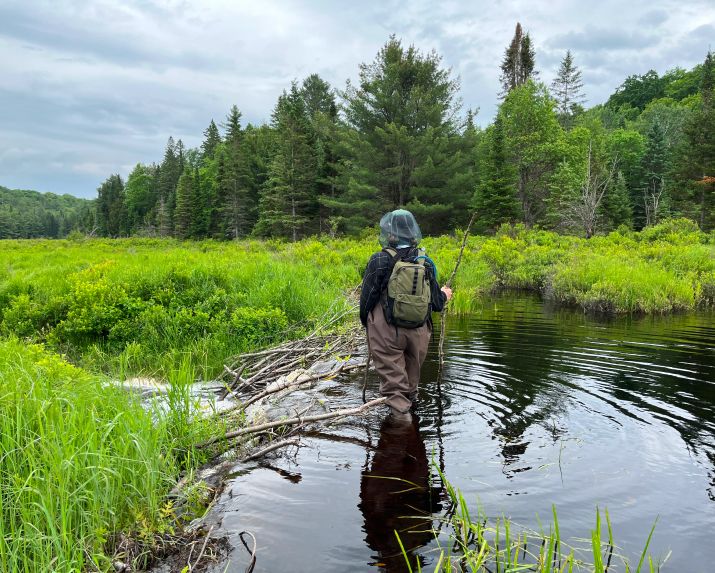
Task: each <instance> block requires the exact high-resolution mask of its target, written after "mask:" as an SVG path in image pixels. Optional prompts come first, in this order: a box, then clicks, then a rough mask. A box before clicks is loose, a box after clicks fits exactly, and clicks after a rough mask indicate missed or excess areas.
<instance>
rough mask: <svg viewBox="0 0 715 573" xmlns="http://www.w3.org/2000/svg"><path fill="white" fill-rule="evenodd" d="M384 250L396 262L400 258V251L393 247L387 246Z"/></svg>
mask: <svg viewBox="0 0 715 573" xmlns="http://www.w3.org/2000/svg"><path fill="white" fill-rule="evenodd" d="M382 250H383V251H384V252H386V253H387V254H388V255H390V256H391V257H392V259H393V262H396V261H397V259H399V258H400V253H398V252H397V250H396V249H393V248H392V247H385V248H384V249H382Z"/></svg>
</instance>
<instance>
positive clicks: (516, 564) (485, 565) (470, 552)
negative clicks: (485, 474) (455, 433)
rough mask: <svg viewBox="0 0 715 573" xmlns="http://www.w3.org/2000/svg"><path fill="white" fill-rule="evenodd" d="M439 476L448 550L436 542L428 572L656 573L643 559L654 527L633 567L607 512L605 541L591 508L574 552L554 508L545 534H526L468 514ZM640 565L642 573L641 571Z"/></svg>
mask: <svg viewBox="0 0 715 573" xmlns="http://www.w3.org/2000/svg"><path fill="white" fill-rule="evenodd" d="M438 471H439V470H438ZM439 473H440V477H441V479H442V481H443V483H444V484H445V486H446V490H447V495H448V498H449V501H450V508H451V510H450V511H448V512H447V515H446V517H444V518H443V522H444V523H443V525H445V524H446V525H447V527H448V533H447V536H448V542H447V547H444V546H443V545H444V544H443V543H440V542H441V540H440V538H439V537H438V539H437V540H438V543H440V549H439V554H438V557H437V561H436V563H435V566H434V568H433V571H434V572H435V573H452V572H455V571H460V572H461V571H471V572H472V573H517V572H520V571H531V572H535V573H573V572H579V571H584V572H586V571H587V572H589V573H607V572H608V571H618V570H620V571H624V572H625V573H641V572H643V573H645V571H648V572H649V573H655V572H656V571H659V570H660V565H659V564H658V563H654V562H653V559H652V557H651V556H650V555H649V554H648V547H649V546H650V542H651V538H652V536H653V532H654V531H655V526H656V524H653V527H652V528H651V530H650V534H649V535H648V538H647V539H646V540H645V544H644V547H643V550H642V552H641V554H640V557H639V560H638V564H637V565H636V566H635V568H634V567H633V566H632V565H631V563H630V562H629V561H628V560H627V559H625V558H623V557H621V556H619V555H618V554H617V552H616V550H617V547H616V544H615V540H614V538H613V528H612V526H611V520H610V517H609V515H608V510H605V512H604V515H605V525H606V530H605V534H606V536H605V537H604V527H603V525H604V524H603V520H602V518H601V512H600V510H598V509H596V524H595V527H594V529H592V530H591V534H590V537H589V538H588V539H581V540H575V542H573V545H575V544H579V545H580V547H578V548H576V547H574V546H573V545H572V544H569V543H567V542H566V539H565V538H564V537H563V536H562V534H561V530H560V528H559V520H558V515H557V512H556V507H553V509H552V511H553V522H552V523H551V525H550V526H549V527H548V530H544V529H543V527H542V531H540V532H528V531H525V530H523V529H522V528H519V527H517V526H516V525H514V524H513V523H511V522H510V520H509V519H507V518H501V519H496V520H493V521H490V520H489V519H488V518H487V516H486V515H485V514H484V512H483V511H481V510H479V511H477V512H476V513H475V512H472V511H470V509H469V507H468V504H467V502H466V500H465V499H464V496H463V495H462V493H461V492H460V491H459V490H457V489H455V488H454V487H453V486H452V484H450V483H449V481H448V480H447V479H446V478H445V476H444V475H443V474H442V473H441V472H439ZM395 534H396V535H397V538H398V542H399V544H400V547H401V548H402V553H403V556H404V558H405V562H406V565H407V568H408V570H409V571H410V573H412V572H413V571H422V565H421V562H420V560H419V559H415V558H414V557H413V556H410V555H409V554H408V553H407V551H406V550H405V548H404V546H403V544H402V541H401V540H400V537H399V535H398V534H397V532H395ZM616 561H620V562H621V567H618V565H617V563H616ZM644 565H645V566H646V567H647V569H644Z"/></svg>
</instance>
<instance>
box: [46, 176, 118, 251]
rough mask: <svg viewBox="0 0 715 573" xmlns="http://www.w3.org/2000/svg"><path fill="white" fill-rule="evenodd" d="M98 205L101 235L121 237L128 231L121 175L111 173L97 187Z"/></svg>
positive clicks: (98, 226) (97, 217)
mask: <svg viewBox="0 0 715 573" xmlns="http://www.w3.org/2000/svg"><path fill="white" fill-rule="evenodd" d="M96 207H97V211H96V213H97V214H96V220H97V228H98V232H99V234H100V236H102V237H119V236H120V235H121V234H123V233H125V232H126V212H125V208H124V183H123V182H122V178H121V177H120V176H119V175H111V176H110V177H109V178H107V180H106V181H105V182H104V183H102V185H100V187H99V188H98V189H97V203H96ZM35 236H37V235H35Z"/></svg>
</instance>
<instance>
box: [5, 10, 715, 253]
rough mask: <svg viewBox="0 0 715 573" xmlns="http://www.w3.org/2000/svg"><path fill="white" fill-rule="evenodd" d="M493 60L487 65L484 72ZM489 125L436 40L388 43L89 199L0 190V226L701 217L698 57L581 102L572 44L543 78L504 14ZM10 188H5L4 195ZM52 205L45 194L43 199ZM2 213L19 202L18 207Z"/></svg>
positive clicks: (705, 127)
mask: <svg viewBox="0 0 715 573" xmlns="http://www.w3.org/2000/svg"><path fill="white" fill-rule="evenodd" d="M496 71H497V70H495V72H496ZM500 73H501V75H500V80H501V84H502V92H501V94H500V101H501V102H500V104H499V107H498V111H497V113H496V116H495V118H494V120H493V122H492V123H491V124H489V125H488V126H487V127H486V128H480V127H479V126H477V125H476V123H475V117H476V115H477V113H478V111H479V110H478V109H471V108H469V109H466V110H465V109H464V107H463V105H462V102H461V99H460V84H459V80H458V79H457V78H455V77H454V74H453V73H452V71H451V70H450V69H448V68H446V67H445V66H444V65H443V62H442V59H441V57H440V56H439V55H438V54H437V53H435V52H429V53H423V52H421V51H420V50H419V49H417V48H415V47H414V46H409V47H407V46H405V45H403V43H402V42H401V40H399V39H398V38H396V37H391V38H390V39H389V40H388V41H387V43H386V44H385V45H384V46H383V47H382V48H381V49H380V51H379V52H378V54H377V56H376V57H375V60H374V61H373V62H371V63H363V64H361V65H360V71H359V81H358V82H357V83H356V84H352V83H351V82H349V81H348V82H347V85H346V86H345V87H344V89H336V88H334V87H333V86H330V85H329V84H328V83H327V82H326V81H325V80H323V79H322V78H321V77H320V76H318V75H316V74H313V75H309V76H308V77H306V78H305V79H303V80H302V82H298V81H294V82H293V83H292V84H291V86H290V87H289V88H288V89H286V90H285V91H284V92H283V94H282V95H281V96H280V97H279V98H278V101H277V102H276V104H275V107H274V108H273V111H272V115H271V118H272V119H271V122H270V124H263V125H252V124H250V123H249V124H247V125H245V126H244V125H243V124H242V116H241V112H240V110H239V108H238V107H237V106H235V105H234V106H233V107H232V108H231V109H230V110H229V112H228V115H227V116H226V117H225V119H224V120H223V121H219V123H218V124H217V123H216V121H214V120H213V119H211V120H210V122H209V124H208V127H207V128H206V129H205V131H204V133H203V142H202V143H201V146H200V147H199V148H187V147H186V146H185V145H184V143H183V142H182V140H181V139H178V140H175V139H174V138H173V137H169V139H168V142H167V145H166V149H165V150H164V156H163V159H162V160H161V161H160V162H158V163H152V164H150V165H147V164H142V163H138V164H137V165H136V166H135V167H134V169H133V170H132V171H131V173H130V174H129V176H128V177H127V178H126V180H125V179H124V178H122V177H121V176H120V175H119V174H112V175H110V176H109V177H108V178H107V179H106V180H105V181H104V182H103V183H102V184H101V186H100V187H99V188H98V190H97V191H98V196H97V199H96V200H95V201H94V202H93V203H91V204H90V203H86V202H85V206H83V207H81V208H80V207H79V205H80V204H81V203H79V200H78V201H75V202H72V200H71V199H68V198H57V197H55V196H53V195H45V196H38V198H35V199H34V200H33V201H39V203H37V204H36V203H32V206H30V205H29V204H26V202H27V201H28V200H31V199H29V196H28V195H27V192H21V193H18V194H16V195H9V194H8V191H7V190H4V189H0V222H2V224H1V225H0V228H1V229H2V231H0V233H2V235H0V237H2V238H16V237H63V236H66V235H67V234H68V233H69V232H70V231H71V230H73V229H75V230H78V231H80V232H82V233H84V234H91V235H95V236H102V237H128V236H147V237H154V236H160V237H169V236H170V237H176V238H179V239H202V238H215V239H237V238H244V237H258V238H268V237H275V238H285V239H290V240H294V241H295V240H298V239H301V238H304V237H307V236H314V235H330V236H339V235H355V234H358V233H359V232H360V231H361V230H362V229H364V228H366V227H368V226H371V225H374V224H375V222H376V221H377V220H378V218H379V216H380V215H381V214H382V213H384V212H385V211H388V210H390V209H393V208H396V207H398V206H404V207H406V208H407V209H410V210H411V211H413V212H414V213H415V215H416V216H417V218H418V220H419V221H420V223H421V224H422V225H423V227H424V231H425V232H426V233H429V234H440V233H444V232H450V231H452V230H454V229H455V228H456V227H459V226H463V225H464V224H465V223H466V221H467V219H468V218H469V213H470V212H471V211H476V212H477V214H478V217H477V223H476V230H477V231H478V232H481V233H493V232H495V231H496V230H497V229H498V228H499V227H500V226H501V225H502V224H505V223H507V224H510V223H511V224H513V223H524V224H526V225H527V227H532V226H538V227H539V228H544V229H549V230H555V231H558V232H561V233H568V234H576V235H581V236H585V237H590V236H592V235H593V234H596V233H604V232H608V231H611V230H614V229H617V228H618V227H619V226H621V225H624V226H625V227H626V228H629V229H633V230H640V229H642V228H644V227H646V226H649V225H653V224H656V223H658V222H659V221H662V220H663V219H665V218H668V217H673V216H675V217H687V218H690V219H692V220H694V221H696V222H697V223H698V225H699V226H700V228H701V229H703V230H706V231H707V230H710V229H712V228H713V226H714V225H715V210H714V209H715V200H714V198H713V197H714V193H713V192H714V190H715V175H714V174H715V135H714V134H715V112H714V111H713V86H714V82H715V80H714V79H713V78H714V76H713V57H712V54H711V53H710V52H708V53H707V55H706V57H705V58H704V61H703V63H702V64H701V65H698V66H696V67H695V68H693V69H692V70H684V69H681V68H677V67H676V68H673V69H671V70H669V71H667V72H665V73H664V74H663V75H662V76H661V75H659V74H658V73H657V72H655V71H653V70H650V71H648V72H646V73H644V74H642V75H638V74H634V75H632V76H629V77H628V78H626V79H625V81H624V82H623V83H622V84H621V85H620V86H619V87H618V88H617V90H616V91H615V93H613V94H612V95H611V96H610V97H609V99H608V100H607V101H606V102H605V103H603V104H598V105H594V106H593V107H590V108H589V109H585V108H584V106H583V102H584V101H585V96H586V94H585V92H584V84H583V80H582V70H581V69H580V68H579V67H578V65H577V62H576V61H575V60H574V57H573V55H572V53H571V52H570V51H567V52H566V54H564V56H563V60H562V61H561V65H560V68H559V70H558V74H557V76H556V77H555V78H554V79H553V81H551V82H550V83H549V84H548V85H547V83H545V82H544V81H541V80H542V78H541V74H540V72H539V70H538V66H537V58H536V54H535V50H534V47H533V41H532V39H531V37H530V35H529V34H528V33H525V32H524V31H523V30H522V27H521V25H519V24H517V26H516V30H515V33H514V37H513V39H512V41H511V43H510V44H509V45H508V46H507V47H506V48H505V50H504V58H503V61H502V62H501V66H500ZM13 193H17V192H13ZM58 202H59V204H58ZM14 213H21V214H22V216H21V217H20V218H18V217H17V216H15V215H14Z"/></svg>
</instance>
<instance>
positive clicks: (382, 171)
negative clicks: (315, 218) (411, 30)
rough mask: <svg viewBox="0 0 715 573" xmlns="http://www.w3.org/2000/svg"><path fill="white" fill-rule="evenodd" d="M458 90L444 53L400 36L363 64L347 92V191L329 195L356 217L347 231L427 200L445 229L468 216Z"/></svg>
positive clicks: (423, 207) (341, 211)
mask: <svg viewBox="0 0 715 573" xmlns="http://www.w3.org/2000/svg"><path fill="white" fill-rule="evenodd" d="M457 90H458V82H457V81H456V80H453V79H452V78H451V74H450V70H449V69H444V68H442V66H441V58H440V57H439V56H438V55H437V54H436V53H434V52H432V53H429V54H426V55H423V54H422V53H420V51H419V50H417V49H416V48H415V47H414V46H410V47H408V48H405V47H404V46H403V45H402V43H401V42H400V41H399V40H397V39H396V38H395V37H394V36H393V37H391V38H390V40H389V41H388V42H387V44H385V46H384V47H383V48H382V49H381V50H380V52H379V53H378V55H377V57H376V58H375V61H374V62H373V63H371V64H362V65H361V66H360V83H359V86H353V85H351V84H348V87H347V90H346V91H345V93H344V94H343V96H344V98H345V100H346V107H345V118H346V121H347V126H348V128H349V129H344V130H342V131H341V134H342V136H343V137H342V138H341V142H340V148H341V149H342V150H343V153H344V159H343V161H341V162H340V169H339V171H340V172H339V173H338V176H337V180H338V181H339V182H340V184H341V193H339V194H338V195H337V196H336V198H335V199H334V200H331V201H329V204H330V206H331V207H332V208H333V209H334V212H335V214H336V216H337V217H343V221H349V225H348V224H346V225H345V226H344V228H343V230H346V231H348V232H352V231H355V230H358V229H361V228H364V227H365V226H367V225H370V224H373V223H374V221H376V220H378V219H379V217H380V215H382V214H383V213H384V211H385V210H386V209H394V208H396V207H398V206H407V205H411V207H415V208H417V206H418V205H419V209H420V212H421V213H422V214H423V216H428V217H433V218H434V220H435V222H440V223H441V224H440V225H439V226H440V227H441V230H446V229H447V228H449V227H450V226H451V225H452V224H453V223H454V222H455V218H458V220H462V219H463V218H464V214H465V213H464V210H463V209H460V208H459V207H458V205H466V204H467V203H468V201H469V196H470V195H471V193H472V190H471V189H455V184H454V180H453V178H454V176H455V175H456V173H455V172H454V170H453V169H454V167H455V165H456V164H457V163H458V161H457V159H459V158H458V157H457V154H458V153H459V146H460V145H461V141H460V140H461V138H460V136H459V132H458V126H457V124H456V121H455V117H456V114H457V112H458V111H459V107H460V102H459V100H458V99H457ZM448 189H449V191H448ZM356 205H361V206H362V207H363V208H361V209H359V210H358V209H356ZM445 213H446V214H447V217H445V216H444V215H445ZM438 217H439V219H438Z"/></svg>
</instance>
